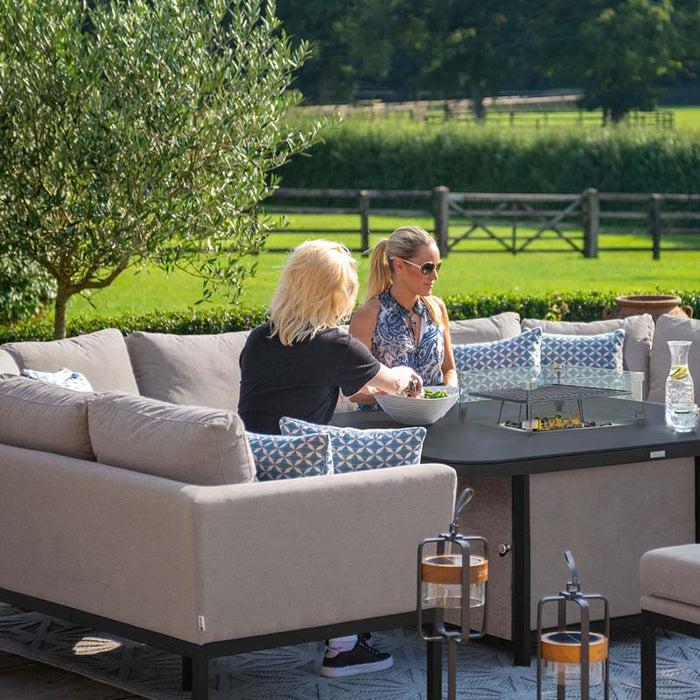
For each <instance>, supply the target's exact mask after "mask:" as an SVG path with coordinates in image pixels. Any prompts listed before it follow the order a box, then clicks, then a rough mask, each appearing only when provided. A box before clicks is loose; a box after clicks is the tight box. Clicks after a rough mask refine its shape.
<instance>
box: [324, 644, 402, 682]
mask: <svg viewBox="0 0 700 700" xmlns="http://www.w3.org/2000/svg"><path fill="white" fill-rule="evenodd" d="M393 665H394V659H392V658H391V654H386V653H385V652H383V651H379V649H375V648H374V647H371V646H370V645H369V644H367V643H366V642H365V641H363V640H362V639H361V638H360V639H358V640H357V644H355V646H354V647H353V648H352V649H351V650H350V651H336V650H335V649H331V648H330V647H327V648H326V654H325V656H324V657H323V663H322V664H321V675H322V676H325V677H326V678H342V677H344V676H354V675H356V674H358V673H372V672H374V671H385V670H386V669H387V668H391V667H392V666H393Z"/></svg>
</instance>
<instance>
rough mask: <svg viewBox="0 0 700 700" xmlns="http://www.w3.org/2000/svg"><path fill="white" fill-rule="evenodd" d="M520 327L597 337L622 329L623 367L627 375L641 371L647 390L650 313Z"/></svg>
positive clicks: (538, 322)
mask: <svg viewBox="0 0 700 700" xmlns="http://www.w3.org/2000/svg"><path fill="white" fill-rule="evenodd" d="M522 326H523V330H525V329H527V328H541V329H542V332H543V333H552V334H556V335H599V334H600V333H612V332H613V331H616V330H617V329H618V328H621V329H622V330H624V331H625V342H624V345H623V346H622V360H623V363H624V368H625V369H626V370H628V371H630V372H644V386H645V392H646V391H647V390H648V388H649V355H650V353H651V344H652V341H653V339H654V319H653V318H652V317H651V316H650V315H649V314H641V315H638V316H628V317H627V318H613V319H608V320H607V321H589V322H587V323H586V322H575V321H541V320H540V319H537V318H524V319H523V322H522Z"/></svg>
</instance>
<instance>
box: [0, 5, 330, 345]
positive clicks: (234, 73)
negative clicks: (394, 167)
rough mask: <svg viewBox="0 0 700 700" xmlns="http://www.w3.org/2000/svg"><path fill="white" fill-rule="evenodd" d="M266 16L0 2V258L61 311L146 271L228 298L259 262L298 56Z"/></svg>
mask: <svg viewBox="0 0 700 700" xmlns="http://www.w3.org/2000/svg"><path fill="white" fill-rule="evenodd" d="M306 52H307V46H306V44H304V43H301V44H299V45H298V46H297V47H296V48H293V47H292V46H291V43H290V41H289V39H288V38H287V36H286V34H285V33H284V31H282V30H281V27H280V22H279V19H278V18H277V17H276V15H275V6H274V2H266V3H263V2H261V0H129V2H127V3H122V2H99V3H96V4H95V3H92V4H91V5H88V4H87V3H86V2H83V1H82V0H42V1H41V2H36V1H35V0H0V254H2V256H8V255H11V256H17V258H18V259H22V260H26V261H28V262H30V263H32V264H36V265H39V266H40V267H41V268H42V269H43V270H45V271H46V272H47V273H48V274H49V275H50V277H51V278H53V279H54V280H55V284H56V308H55V334H56V337H63V335H64V334H65V316H66V302H67V300H68V298H69V297H70V296H71V295H73V294H77V293H81V292H85V291H89V290H93V289H100V288H102V287H105V286H107V285H109V284H111V282H113V280H114V279H115V278H116V277H117V276H118V275H119V274H121V273H122V272H123V271H124V270H125V269H126V268H127V267H133V266H145V265H147V264H155V265H157V266H159V267H161V268H163V269H165V270H166V271H171V270H174V269H176V268H177V269H181V270H185V271H187V272H189V273H191V274H193V275H196V276H198V277H200V278H201V279H202V280H203V295H204V297H205V298H206V297H208V296H209V295H210V294H211V292H212V291H213V290H214V289H215V288H217V286H224V288H225V289H226V290H228V292H229V295H230V296H231V297H232V298H235V296H236V295H237V294H238V293H239V292H240V290H241V284H242V282H243V280H244V279H245V278H246V277H247V276H249V275H250V274H251V273H252V272H253V267H254V266H252V265H250V264H248V263H244V262H243V258H244V256H247V255H249V254H251V253H257V252H259V251H260V250H261V248H262V246H263V244H264V240H265V235H266V230H267V229H266V223H265V221H264V219H261V218H259V217H258V215H257V208H258V205H259V203H260V202H261V200H263V199H264V198H265V197H266V196H267V195H268V194H269V193H270V192H271V191H272V189H273V188H274V187H275V185H276V182H277V180H276V176H275V171H276V169H277V168H278V167H279V166H280V165H282V164H283V163H284V162H286V160H287V159H288V158H289V157H290V155H292V154H294V153H296V152H299V151H302V150H304V149H305V148H307V147H308V146H309V145H310V144H311V143H313V142H314V141H315V140H317V139H318V132H319V129H320V127H321V126H322V125H321V123H320V122H315V123H312V124H308V123H306V124H305V125H304V127H303V128H302V129H301V130H299V129H293V128H292V127H285V126H284V124H283V117H284V116H285V114H286V113H287V112H288V110H289V108H290V107H292V106H293V105H295V104H296V103H297V102H298V101H299V99H300V97H299V95H298V94H297V93H296V92H294V91H291V90H290V89H289V88H290V85H291V83H292V80H293V75H294V71H295V70H296V69H298V68H299V67H300V66H301V65H302V63H303V60H304V58H305V56H306Z"/></svg>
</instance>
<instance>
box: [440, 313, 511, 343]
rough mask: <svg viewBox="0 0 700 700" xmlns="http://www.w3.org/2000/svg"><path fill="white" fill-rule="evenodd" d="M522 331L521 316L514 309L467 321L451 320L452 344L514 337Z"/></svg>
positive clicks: (484, 341) (485, 341)
mask: <svg viewBox="0 0 700 700" xmlns="http://www.w3.org/2000/svg"><path fill="white" fill-rule="evenodd" d="M519 333H520V316H519V315H518V314H517V313H515V312H514V311H504V312H503V313H502V314H496V315H495V316H489V317H488V318H470V319H467V320H465V321H450V339H451V340H452V345H465V344H468V343H488V342H490V341H492V340H503V339H504V338H512V337H513V336H516V335H519Z"/></svg>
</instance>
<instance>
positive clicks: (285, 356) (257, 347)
mask: <svg viewBox="0 0 700 700" xmlns="http://www.w3.org/2000/svg"><path fill="white" fill-rule="evenodd" d="M270 333H271V330H270V325H269V324H267V323H266V324H264V325H262V326H258V327H257V328H255V329H254V330H253V331H252V332H251V334H250V335H249V336H248V339H247V341H246V344H245V346H244V348H243V351H242V352H241V356H240V365H241V396H240V399H239V401H238V413H239V414H240V416H241V418H242V419H243V423H244V424H245V426H246V428H247V429H248V430H251V431H253V432H256V433H277V434H279V432H280V428H279V420H280V418H281V417H282V416H290V417H292V418H300V419H302V420H308V421H311V422H312V423H323V424H325V423H328V422H329V421H330V419H331V417H332V415H333V411H334V410H335V407H336V404H337V402H338V392H339V389H342V390H343V393H344V394H345V395H346V396H351V395H352V394H355V393H357V392H358V391H359V390H360V389H361V388H362V387H363V386H364V385H365V384H367V382H369V381H370V380H371V379H372V378H373V377H374V376H375V375H376V374H377V372H378V371H379V368H380V364H379V362H378V360H377V359H376V358H375V357H374V356H373V355H372V353H371V352H370V351H369V350H368V349H367V348H366V347H365V346H364V345H363V344H362V343H361V342H360V341H359V340H357V338H353V337H352V336H351V335H349V334H348V333H347V332H345V331H343V330H341V329H339V328H329V329H327V330H324V331H321V332H319V333H317V334H316V335H315V336H314V337H313V338H312V339H309V340H304V341H302V342H300V343H294V344H293V345H282V343H280V340H279V338H278V337H277V336H275V337H274V338H270V337H269V336H270Z"/></svg>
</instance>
